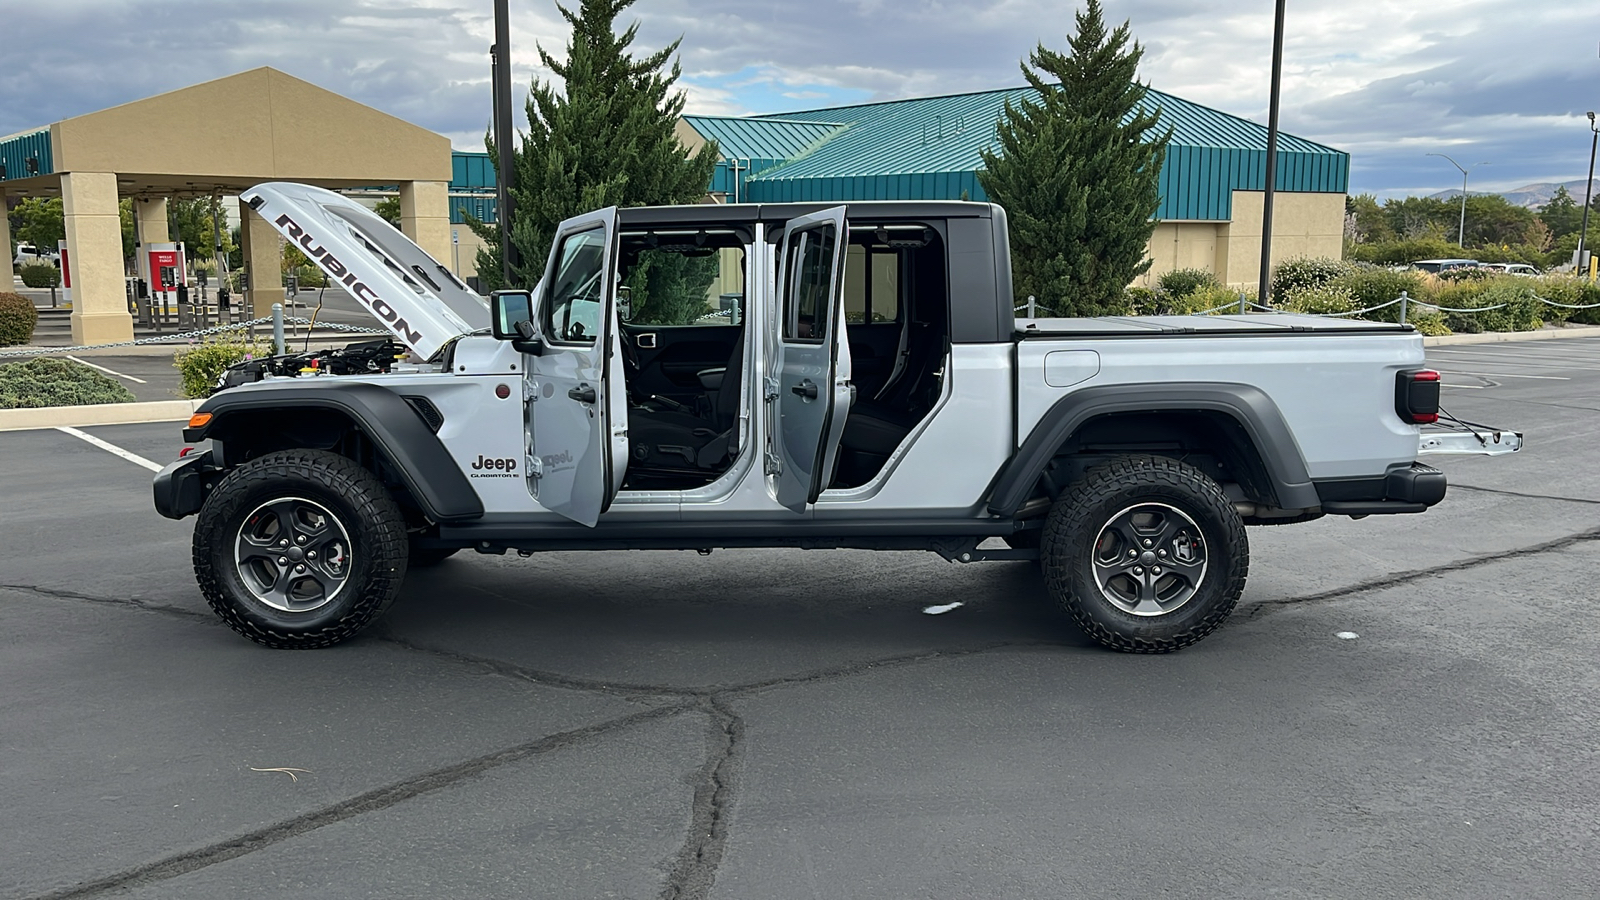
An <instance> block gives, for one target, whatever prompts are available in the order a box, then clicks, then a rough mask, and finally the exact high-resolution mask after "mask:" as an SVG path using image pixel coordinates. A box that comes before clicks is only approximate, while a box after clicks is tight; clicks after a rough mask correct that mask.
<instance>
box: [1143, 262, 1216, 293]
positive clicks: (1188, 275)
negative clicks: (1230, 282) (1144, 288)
mask: <svg viewBox="0 0 1600 900" xmlns="http://www.w3.org/2000/svg"><path fill="white" fill-rule="evenodd" d="M1221 286H1222V282H1220V281H1218V280H1217V276H1215V275H1213V274H1211V273H1210V272H1207V271H1206V270H1205V269H1173V270H1172V271H1171V272H1164V273H1162V275H1161V277H1160V278H1158V279H1156V287H1157V288H1159V289H1160V290H1161V292H1162V293H1165V294H1168V295H1170V296H1172V297H1175V298H1182V297H1187V296H1189V295H1190V294H1192V293H1194V292H1195V291H1197V290H1199V289H1201V288H1214V287H1221Z"/></svg>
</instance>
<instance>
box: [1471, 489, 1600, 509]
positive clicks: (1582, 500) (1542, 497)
mask: <svg viewBox="0 0 1600 900" xmlns="http://www.w3.org/2000/svg"><path fill="white" fill-rule="evenodd" d="M1450 488H1451V489H1452V490H1464V491H1478V492H1479V493H1483V494H1504V495H1505V496H1507V497H1524V498H1527V499H1529V500H1561V501H1563V502H1566V503H1592V504H1595V505H1600V500H1590V499H1588V498H1587V497H1557V496H1556V495H1554V494H1527V493H1523V492H1522V491H1507V490H1502V489H1501V488H1486V487H1478V486H1477V485H1475V484H1452V485H1450Z"/></svg>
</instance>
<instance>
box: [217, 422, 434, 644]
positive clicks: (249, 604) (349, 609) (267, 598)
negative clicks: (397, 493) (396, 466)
mask: <svg viewBox="0 0 1600 900" xmlns="http://www.w3.org/2000/svg"><path fill="white" fill-rule="evenodd" d="M407 547H408V545H407V541H406V530H405V518H404V516H403V515H402V513H401V512H400V508H399V507H398V506H397V505H396V504H395V502H394V499H393V498H392V497H391V496H390V495H389V492H388V490H387V489H386V488H385V487H384V486H383V483H382V482H380V481H379V480H378V479H377V477H376V476H374V475H373V474H372V473H371V472H369V471H367V470H366V469H364V468H362V467H361V466H359V465H357V464H356V463H354V462H352V461H351V460H349V459H347V458H345V457H343V456H339V455H338V454H335V453H329V452H326V451H322V450H284V451H279V452H276V453H269V454H267V455H266V456H262V457H259V458H257V459H253V460H251V461H249V462H247V463H245V464H244V465H242V466H240V467H238V468H237V469H234V470H233V472H231V473H230V474H229V475H228V477H226V478H224V479H223V481H222V483H221V484H219V485H217V487H216V489H215V490H214V491H212V492H211V495H210V496H209V497H207V498H206V503H205V506H203V507H202V508H201V510H200V515H199V518H198V519H197V521H196V522H195V532H194V568H195V578H196V580H197V581H198V582H199V584H200V590H201V592H202V593H203V594H204V595H205V598H206V602H207V603H209V604H210V605H211V608H212V609H213V610H215V611H216V613H217V615H218V616H220V617H221V618H222V621H224V622H225V623H227V625H228V627H230V628H232V629H233V630H234V631H237V632H239V633H240V634H242V635H244V636H245V637H247V638H249V639H250V640H252V641H255V642H257V643H259V644H265V645H266V646H268V647H276V648H281V649H311V648H316V647H327V646H331V645H333V644H337V643H339V642H340V641H344V640H346V639H348V638H350V637H351V636H353V635H355V634H356V633H357V632H359V631H361V629H363V628H365V627H366V626H367V625H369V624H371V622H372V621H373V620H374V619H376V618H377V617H378V616H379V615H380V614H381V613H382V612H383V611H384V610H385V609H387V608H388V607H389V605H390V604H391V603H393V602H394V598H395V596H396V595H397V594H398V593H399V590H400V583H401V581H402V580H403V579H404V578H405V573H406V557H407Z"/></svg>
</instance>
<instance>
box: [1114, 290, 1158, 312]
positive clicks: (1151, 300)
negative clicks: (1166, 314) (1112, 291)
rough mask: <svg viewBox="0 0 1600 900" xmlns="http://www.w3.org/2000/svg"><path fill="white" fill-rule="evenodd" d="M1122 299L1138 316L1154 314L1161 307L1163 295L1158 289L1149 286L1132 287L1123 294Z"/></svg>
mask: <svg viewBox="0 0 1600 900" xmlns="http://www.w3.org/2000/svg"><path fill="white" fill-rule="evenodd" d="M1122 301H1123V303H1124V304H1126V305H1127V307H1128V309H1130V310H1132V311H1133V315H1136V316H1153V315H1156V310H1157V309H1159V308H1160V306H1161V302H1162V297H1161V294H1160V293H1159V292H1157V291H1153V290H1151V289H1150V288H1147V287H1130V288H1128V290H1127V291H1126V292H1125V293H1124V294H1123V295H1122Z"/></svg>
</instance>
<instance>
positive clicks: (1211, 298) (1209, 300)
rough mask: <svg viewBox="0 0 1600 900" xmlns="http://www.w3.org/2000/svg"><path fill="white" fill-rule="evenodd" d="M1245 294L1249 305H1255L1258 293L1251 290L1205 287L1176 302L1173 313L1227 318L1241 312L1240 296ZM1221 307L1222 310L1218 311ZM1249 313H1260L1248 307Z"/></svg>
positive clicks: (1218, 285) (1219, 286) (1214, 286)
mask: <svg viewBox="0 0 1600 900" xmlns="http://www.w3.org/2000/svg"><path fill="white" fill-rule="evenodd" d="M1240 294H1244V295H1245V297H1244V298H1245V300H1246V302H1248V303H1254V302H1255V299H1256V292H1255V291H1254V290H1253V289H1249V288H1236V287H1228V286H1227V285H1224V284H1217V285H1212V286H1210V287H1203V288H1200V289H1199V290H1197V291H1195V292H1194V293H1192V294H1190V295H1189V296H1187V297H1184V298H1182V299H1181V300H1177V301H1175V302H1174V303H1173V304H1172V306H1173V310H1172V311H1173V313H1178V314H1189V313H1200V312H1209V313H1210V314H1211V315H1214V316H1225V315H1228V314H1229V313H1237V312H1238V311H1239V295H1240ZM1218 307H1221V309H1218ZM1245 309H1246V310H1247V311H1248V312H1260V310H1258V309H1255V308H1254V307H1250V306H1246V307H1245Z"/></svg>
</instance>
